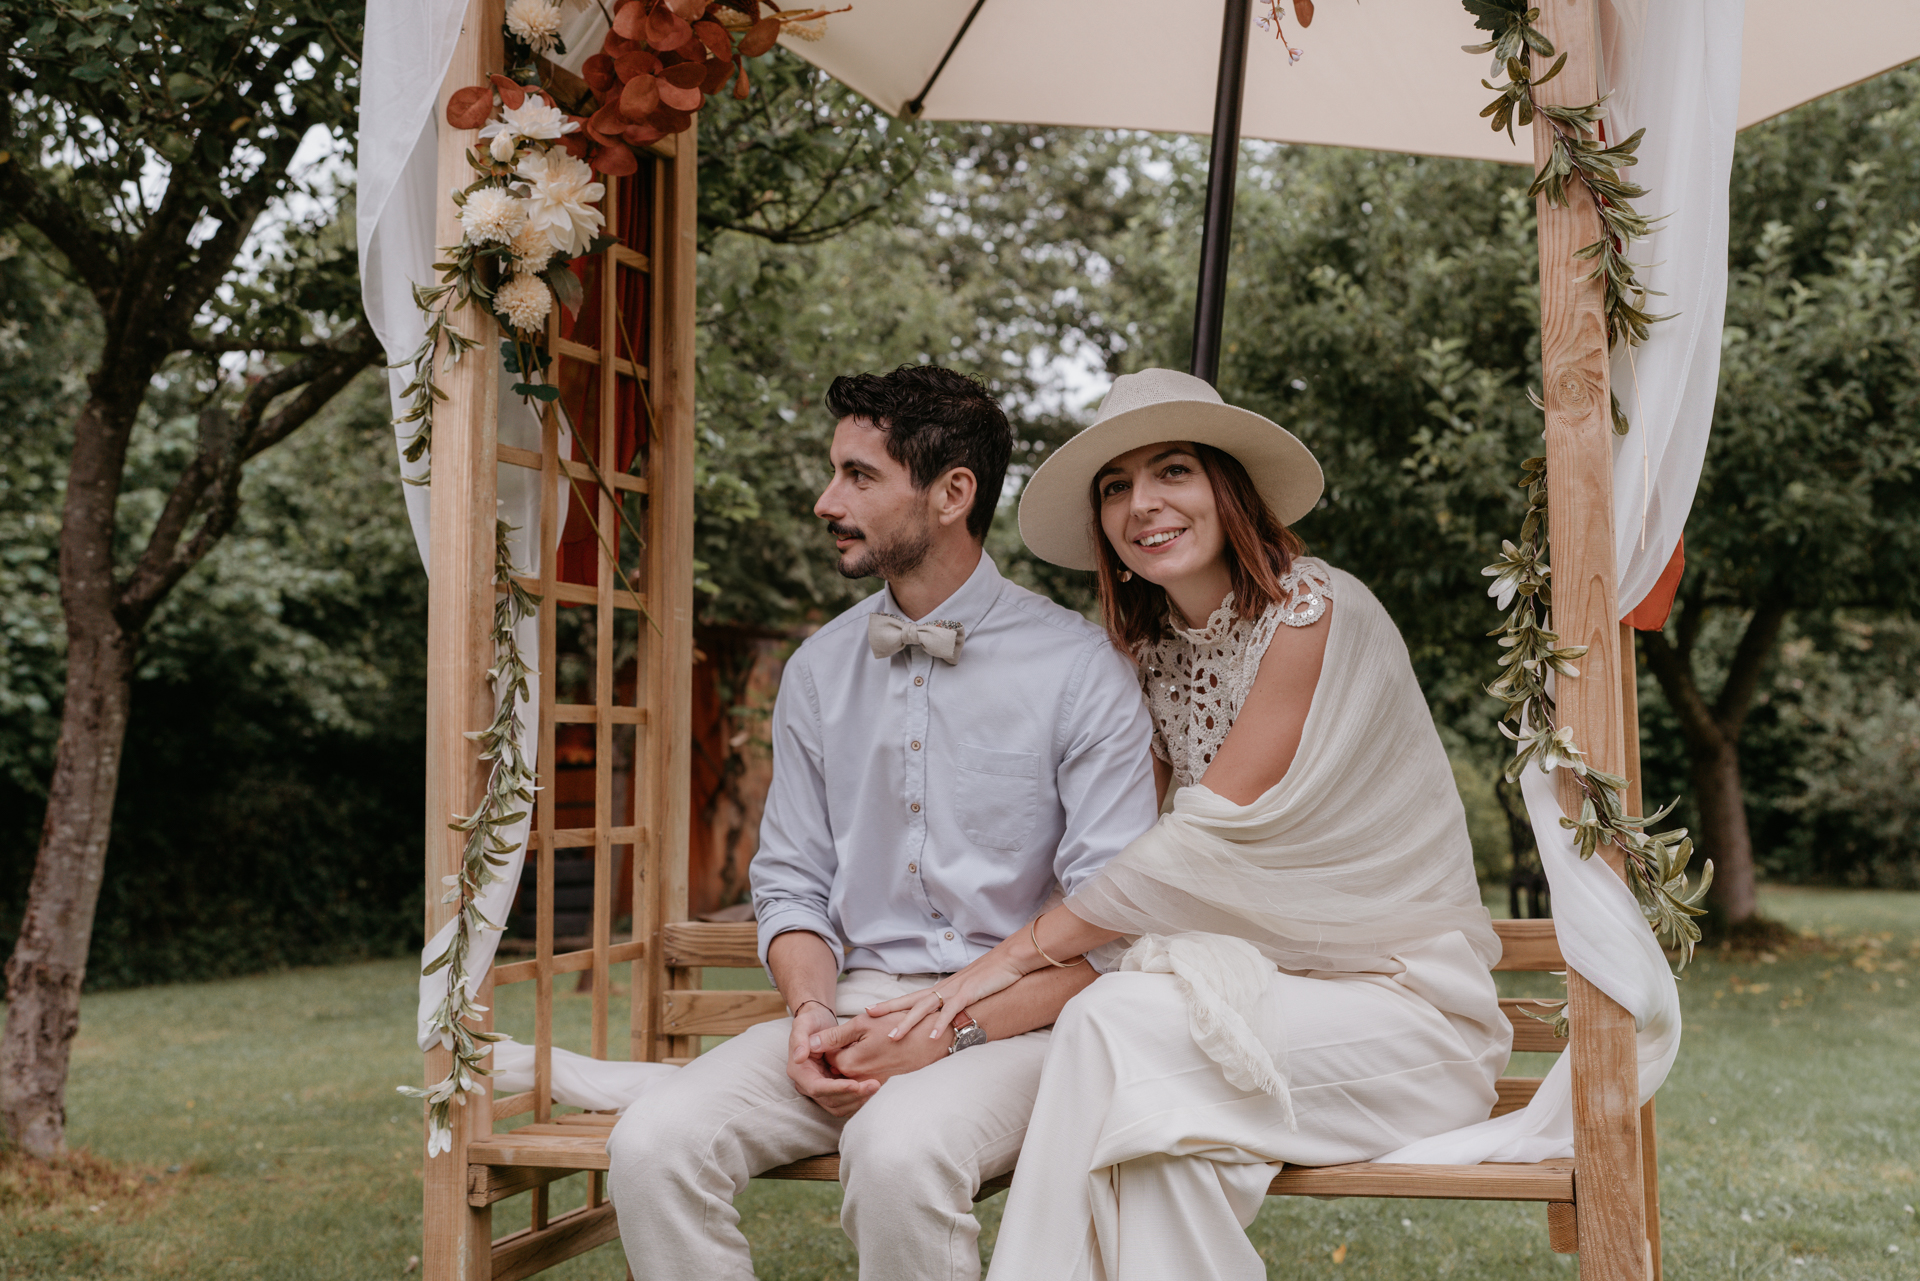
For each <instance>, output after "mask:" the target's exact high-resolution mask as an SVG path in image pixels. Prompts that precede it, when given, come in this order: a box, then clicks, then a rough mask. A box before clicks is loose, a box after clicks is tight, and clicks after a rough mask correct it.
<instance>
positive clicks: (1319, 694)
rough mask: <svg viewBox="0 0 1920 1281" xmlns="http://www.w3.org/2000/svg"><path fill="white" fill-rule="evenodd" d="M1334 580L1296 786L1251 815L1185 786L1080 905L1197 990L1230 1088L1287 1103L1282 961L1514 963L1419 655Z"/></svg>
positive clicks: (1133, 961) (1360, 968)
mask: <svg viewBox="0 0 1920 1281" xmlns="http://www.w3.org/2000/svg"><path fill="white" fill-rule="evenodd" d="M1332 581H1333V590H1332V593H1331V595H1332V597H1333V602H1334V603H1333V608H1332V621H1331V624H1330V628H1331V630H1330V632H1329V635H1328V637H1327V648H1326V657H1325V659H1324V661H1323V663H1322V665H1321V670H1320V680H1319V683H1318V684H1317V685H1316V686H1315V687H1314V691H1313V703H1312V706H1311V707H1310V709H1309V710H1308V713H1307V720H1306V725H1305V727H1304V729H1303V732H1302V734H1301V738H1300V747H1299V750H1298V751H1297V752H1296V754H1295V756H1294V759H1293V763H1292V765H1291V766H1289V767H1288V769H1287V773H1286V777H1284V778H1282V779H1281V780H1280V781H1279V782H1278V783H1276V784H1274V786H1273V787H1272V788H1270V789H1269V790H1268V791H1267V792H1266V793H1265V794H1264V795H1262V796H1260V797H1259V798H1257V799H1256V800H1254V801H1253V802H1252V803H1251V804H1248V805H1236V804H1234V803H1233V802H1231V801H1228V800H1226V799H1225V798H1223V797H1221V796H1218V795H1216V794H1215V793H1213V792H1211V791H1209V790H1208V789H1207V788H1206V787H1204V786H1198V785H1196V786H1192V787H1183V788H1181V789H1179V791H1178V792H1176V793H1175V795H1174V798H1173V803H1172V806H1171V808H1170V809H1169V811H1168V812H1167V813H1165V814H1163V815H1162V816H1161V819H1160V822H1159V823H1157V824H1156V825H1155V826H1154V827H1152V828H1151V829H1149V830H1148V831H1147V832H1146V833H1145V834H1144V835H1142V836H1141V837H1140V838H1139V839H1137V840H1135V841H1134V842H1133V843H1132V844H1131V845H1129V846H1127V848H1126V849H1124V850H1122V851H1121V852H1120V854H1118V855H1117V856H1115V858H1114V859H1113V861H1112V862H1110V863H1109V864H1107V866H1106V868H1105V869H1103V870H1102V872H1101V874H1100V875H1099V876H1097V877H1095V878H1094V879H1093V880H1092V881H1091V882H1089V883H1088V884H1086V885H1084V886H1082V887H1081V888H1080V889H1079V890H1078V891H1076V892H1075V893H1074V894H1073V895H1072V896H1071V897H1070V898H1068V899H1067V906H1068V907H1069V908H1070V909H1071V910H1072V911H1073V912H1074V914H1075V915H1077V916H1079V917H1081V918H1082V919H1083V920H1086V921H1089V922H1091V923H1092V924H1094V925H1098V926H1101V927H1103V928H1105V929H1110V930H1118V931H1119V932H1121V933H1122V934H1126V935H1130V936H1136V938H1137V939H1138V941H1137V942H1135V943H1134V944H1133V946H1132V947H1131V948H1130V950H1129V951H1128V952H1127V954H1126V956H1125V957H1124V958H1123V959H1122V960H1121V962H1120V968H1122V969H1144V970H1149V971H1156V972H1163V973H1170V974H1173V975H1174V976H1175V977H1176V978H1178V979H1179V980H1180V981H1181V984H1182V988H1183V991H1184V992H1185V994H1186V996H1187V1000H1188V1008H1189V1012H1190V1014H1191V1023H1192V1031H1193V1035H1194V1039H1195V1041H1196V1042H1197V1043H1198V1044H1199V1045H1200V1047H1201V1048H1202V1049H1203V1050H1204V1051H1205V1052H1206V1053H1207V1055H1208V1057H1210V1058H1212V1059H1213V1060H1214V1061H1215V1062H1217V1063H1219V1064H1220V1065H1221V1067H1222V1069H1223V1070H1224V1071H1225V1072H1226V1073H1227V1077H1228V1079H1229V1080H1230V1081H1232V1082H1233V1083H1234V1084H1236V1085H1239V1086H1241V1088H1243V1089H1249V1090H1252V1089H1260V1090H1264V1091H1265V1092H1266V1093H1268V1094H1271V1095H1273V1096H1275V1097H1276V1098H1279V1099H1282V1100H1283V1101H1285V1098H1286V1068H1285V1063H1284V1062H1283V1061H1281V1060H1280V1059H1279V1058H1276V1056H1275V1055H1273V1054H1272V1053H1271V1052H1270V1051H1269V1049H1268V1048H1266V1047H1263V1046H1262V1045H1261V1043H1260V1041H1259V1040H1258V1039H1257V1038H1256V1037H1255V1036H1254V1034H1253V1032H1252V1030H1251V1027H1250V1025H1249V1021H1248V1016H1249V1015H1250V1014H1251V1013H1252V1010H1251V1004H1250V1002H1249V996H1252V997H1255V998H1257V996H1258V994H1259V993H1261V992H1264V991H1265V989H1266V984H1267V981H1268V979H1269V978H1270V976H1271V975H1272V973H1273V969H1274V967H1275V966H1279V967H1280V968H1282V969H1286V970H1290V971H1294V972H1301V973H1306V972H1314V971H1321V972H1336V973H1362V972H1369V971H1373V972H1378V971H1387V972H1392V971H1393V970H1394V969H1396V968H1397V965H1396V964H1395V962H1394V961H1393V960H1392V958H1393V957H1394V955H1395V954H1396V953H1398V952H1400V951H1402V950H1405V949H1409V948H1412V947H1415V946H1418V945H1419V944H1422V943H1425V942H1427V941H1428V940H1430V939H1434V938H1437V937H1439V936H1441V935H1444V934H1448V933H1451V932H1453V931H1456V930H1457V931H1459V932H1460V934H1461V935H1462V936H1464V937H1465V939H1466V941H1467V943H1468V945H1469V946H1470V947H1471V948H1472V949H1473V951H1474V954H1475V955H1476V956H1477V957H1479V959H1480V960H1481V961H1482V962H1483V963H1484V964H1486V965H1488V966H1491V965H1492V964H1493V963H1494V961H1496V960H1497V959H1498V958H1499V956H1500V940H1499V938H1498V937H1497V936H1496V935H1495V934H1494V932H1493V924H1492V921H1491V920H1490V919H1489V917H1488V915H1487V910H1486V908H1485V907H1484V906H1482V905H1481V902H1480V888H1479V884H1478V882H1477V881H1476V879H1475V876H1474V870H1473V848H1472V844H1471V842H1470V841H1469V840H1468V837H1467V823H1466V813H1465V810H1464V809H1463V808H1462V806H1461V804H1460V794H1459V792H1458V790H1457V789H1456V788H1455V786H1454V782H1453V770H1452V767H1451V766H1450V765H1449V763H1448V761H1447V754H1446V750H1445V748H1443V747H1442V746H1441V744H1440V736H1439V734H1438V733H1437V732H1436V731H1435V729H1434V726H1433V716H1432V714H1431V712H1429V711H1428V709H1427V701H1426V698H1425V697H1424V696H1423V695H1422V693H1421V692H1420V686H1419V683H1418V682H1417V681H1416V680H1415V679H1414V675H1413V667H1412V665H1411V663H1410V662H1409V661H1408V658H1407V647H1406V644H1405V642H1403V641H1402V640H1401V638H1400V632H1399V630H1398V629H1397V628H1396V627H1395V626H1394V625H1393V620H1392V619H1391V618H1389V617H1388V616H1387V612H1386V610H1385V609H1383V608H1382V607H1381V605H1380V602H1379V601H1377V600H1375V599H1374V597H1373V594H1372V593H1371V592H1369V591H1368V590H1367V589H1366V587H1365V585H1364V584H1362V583H1361V582H1360V581H1359V580H1358V579H1356V578H1354V577H1353V576H1352V575H1350V574H1346V573H1343V572H1341V571H1340V570H1337V569H1336V570H1334V571H1332ZM1249 944H1250V945H1251V946H1249Z"/></svg>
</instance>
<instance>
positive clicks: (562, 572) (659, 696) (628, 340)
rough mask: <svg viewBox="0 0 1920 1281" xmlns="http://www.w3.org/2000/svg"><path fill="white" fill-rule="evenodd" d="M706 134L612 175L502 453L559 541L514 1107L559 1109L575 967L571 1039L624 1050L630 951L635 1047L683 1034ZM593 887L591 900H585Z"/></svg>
mask: <svg viewBox="0 0 1920 1281" xmlns="http://www.w3.org/2000/svg"><path fill="white" fill-rule="evenodd" d="M676 144H677V145H676ZM690 150H691V141H690V138H689V137H687V136H684V135H683V136H682V138H680V139H671V140H667V142H666V143H665V144H664V145H663V146H661V147H660V148H659V149H658V150H657V151H655V152H653V153H649V154H647V155H645V156H644V157H643V160H642V165H641V169H640V172H638V173H636V174H633V175H630V176H627V177H623V178H608V179H606V180H605V186H606V189H607V191H606V196H605V198H604V200H603V202H602V205H601V209H602V213H603V214H604V216H605V218H606V227H607V229H608V231H609V233H610V234H612V235H613V236H614V238H615V239H614V243H613V244H611V245H609V246H608V247H607V248H606V249H605V250H604V251H603V252H601V253H599V254H595V255H593V256H591V257H585V258H581V259H577V260H575V263H574V266H573V270H574V274H575V276H576V277H577V278H578V279H579V280H580V282H581V286H582V290H583V293H584V299H583V301H582V302H581V305H580V306H579V308H578V309H577V311H576V312H574V313H571V314H569V313H567V312H564V311H561V310H558V309H556V311H555V313H554V315H553V316H552V318H551V320H550V322H549V328H548V333H547V338H546V350H547V354H548V356H549V357H550V358H551V361H552V363H551V365H550V366H549V368H548V370H547V379H548V381H549V382H551V383H552V384H553V385H555V386H556V387H558V388H559V389H560V393H561V395H560V399H559V401H558V402H556V403H554V404H552V405H549V406H548V407H547V408H546V411H545V413H544V415H543V421H542V430H541V440H540V449H539V450H538V451H537V452H536V451H533V450H526V449H515V448H509V447H505V446H503V447H502V448H501V449H500V461H501V463H503V464H507V465H512V466H519V467H525V468H528V469H531V470H535V471H538V472H539V474H540V492H541V494H542V502H541V516H540V521H541V528H540V531H539V546H540V547H542V548H546V549H554V550H552V551H551V552H549V553H547V554H543V555H542V557H541V561H540V566H539V576H538V577H537V578H534V579H528V580H525V583H524V585H525V586H526V587H527V589H528V590H529V591H532V592H533V593H535V594H536V595H538V596H539V597H540V599H541V605H540V612H539V655H538V662H537V665H538V668H539V670H540V671H541V673H542V680H541V682H540V694H539V698H540V706H539V709H538V716H539V745H538V758H539V760H538V768H539V774H540V791H539V793H538V794H537V799H536V803H535V808H534V816H533V825H532V831H531V833H530V835H529V838H528V848H527V869H528V870H527V875H526V876H525V878H524V880H523V893H522V900H521V907H522V910H521V911H520V912H519V913H518V915H517V917H516V923H517V924H518V925H519V926H520V927H521V931H522V933H521V935H520V941H521V942H522V944H524V943H525V941H526V931H527V927H528V926H531V935H532V938H531V942H532V945H533V946H532V953H533V954H532V956H531V958H529V959H525V960H506V959H503V961H502V963H501V964H499V965H497V966H496V967H495V969H494V972H493V976H492V978H493V983H494V985H495V986H496V987H498V986H503V985H506V984H510V983H521V982H531V983H532V984H533V985H534V1037H533V1044H534V1051H535V1080H534V1088H533V1089H532V1090H531V1091H529V1092H527V1093H526V1094H524V1095H516V1096H514V1097H513V1098H510V1099H500V1100H497V1101H496V1102H495V1104H494V1116H495V1118H496V1119H504V1118H507V1117H511V1116H519V1115H524V1114H525V1113H527V1112H532V1113H533V1116H534V1120H535V1122H536V1123H544V1122H546V1121H548V1120H549V1119H550V1117H551V1115H552V1109H553V1099H552V1093H551V1081H552V1051H553V1045H554V1020H553V998H554V990H555V982H556V979H560V978H564V977H566V976H572V975H578V976H580V977H579V978H578V979H569V981H573V982H578V983H579V984H580V985H581V986H582V987H583V988H588V989H590V991H591V1001H592V1012H591V1029H592V1030H591V1035H590V1044H589V1045H585V1046H573V1047H569V1048H573V1049H577V1050H582V1051H585V1052H588V1053H590V1054H592V1055H593V1056H594V1057H595V1058H605V1057H607V1056H608V1054H609V1050H610V1045H609V1040H610V1037H609V1026H610V1023H611V1022H612V1019H611V1017H610V1016H611V1014H612V1012H613V1011H612V1010H611V1008H610V1001H611V994H612V992H613V991H614V989H615V987H616V984H615V982H614V977H615V975H616V973H618V970H617V969H616V967H625V969H626V980H627V981H626V982H625V984H624V987H625V988H626V991H627V993H628V997H627V999H628V1001H629V1002H630V1009H629V1011H628V1022H629V1027H630V1029H631V1045H630V1046H629V1047H628V1050H629V1053H630V1054H631V1057H633V1058H636V1059H654V1058H659V1057H661V1056H662V1055H663V1054H666V1053H671V1052H673V1051H674V1050H675V1049H677V1048H681V1047H678V1046H675V1045H674V1044H672V1043H671V1042H668V1041H665V1040H664V1039H663V1038H662V1037H660V1036H659V1035H658V1031H657V1029H658V1028H659V1025H660V1024H659V1005H660V996H659V992H660V990H661V988H662V986H663V985H662V983H661V982H660V981H658V979H657V978H656V977H655V974H654V971H656V970H657V968H658V967H657V966H648V965H647V964H645V963H644V958H645V957H646V955H647V949H648V937H649V935H650V934H651V933H653V932H655V931H657V929H658V926H659V925H660V924H662V923H664V922H665V921H667V920H669V919H674V920H677V919H681V918H682V917H683V916H684V906H685V894H684V888H683V886H684V866H683V864H684V857H685V848H684V847H685V836H684V825H685V798H684V792H685V782H684V777H683V778H682V779H681V781H680V784H679V787H678V790H677V791H676V789H675V788H674V787H673V785H672V782H671V780H670V779H669V778H668V777H667V776H668V775H670V774H671V773H672V770H671V768H670V762H672V761H673V760H674V759H675V758H676V756H679V757H681V758H684V755H685V753H684V749H683V748H682V749H681V750H680V751H678V752H676V748H681V744H680V743H679V742H678V741H676V740H675V739H674V738H672V737H671V736H672V735H673V733H674V731H675V729H676V726H679V725H681V723H682V722H684V720H685V716H684V713H679V714H676V711H675V707H674V705H675V704H676V703H677V702H684V690H685V688H686V684H687V680H686V670H687V664H688V662H689V659H690V653H689V648H690V647H689V646H688V645H687V644H686V643H685V639H684V633H685V631H686V627H685V623H686V618H685V612H686V610H685V606H686V605H687V604H688V602H689V599H690V594H691V574H692V566H691V562H690V557H689V556H688V555H687V548H688V539H687V536H686V535H687V531H685V530H684V528H682V526H683V525H684V522H685V517H686V513H687V510H688V503H689V501H690V497H691V496H690V494H683V493H681V492H679V491H680V490H682V489H684V488H685V486H684V484H683V482H684V481H685V480H686V479H687V478H689V477H690V474H691V457H690V450H691V448H692V440H691V432H690V430H689V429H690V425H691V424H690V417H691V415H690V414H688V413H685V412H684V410H685V409H686V408H688V406H687V405H686V404H685V403H684V402H685V400H686V395H685V392H686V388H684V387H683V386H677V385H675V383H676V380H675V379H674V378H673V377H672V376H671V374H670V373H669V372H668V371H669V367H670V366H671V365H672V363H673V361H674V358H675V355H676V354H677V353H676V352H674V351H673V350H671V348H672V347H673V346H674V344H672V343H670V342H669V341H668V339H669V337H670V336H671V335H674V334H675V332H676V330H677V329H678V328H679V327H680V326H679V325H672V324H658V323H655V318H656V317H661V316H671V317H673V318H674V319H676V320H678V321H679V322H680V324H681V325H684V326H685V327H686V328H688V329H690V327H691V319H692V318H691V315H690V314H688V311H689V310H690V309H688V308H685V307H678V308H677V307H676V303H677V302H679V301H681V299H680V298H679V297H678V295H679V294H684V293H686V291H685V290H684V289H680V288H678V286H679V283H680V282H679V277H680V276H681V275H683V274H687V273H688V272H690V267H691V264H690V263H687V264H685V265H684V268H683V270H681V271H675V270H672V269H671V267H672V266H674V265H676V264H674V263H673V260H674V258H675V256H676V255H687V254H690V252H691V246H690V243H682V242H690V239H691V236H690V233H691V226H690V218H691V209H690V208H689V207H687V206H688V205H689V204H690V199H688V198H690V196H691V189H690V182H683V181H682V179H681V175H680V171H679V166H680V163H681V162H680V161H679V159H678V156H679V154H680V153H681V152H682V151H690ZM687 177H689V178H690V167H689V173H688V174H687ZM683 188H684V189H685V190H683ZM683 231H684V232H686V233H687V234H685V235H682V234H681V233H682V232H683ZM686 340H690V334H688V335H686ZM556 497H557V498H558V500H559V501H553V500H554V499H555V498H556ZM663 709H665V710H664V711H663ZM679 732H680V734H681V736H682V737H684V734H685V729H684V727H683V726H681V728H680V730H679ZM563 872H564V873H565V875H562V873H563ZM583 889H590V895H589V896H588V900H589V901H588V902H587V903H585V904H583V903H581V902H576V901H571V900H570V898H569V895H570V894H571V895H573V896H575V897H578V896H579V895H580V894H581V892H582V890H583ZM676 891H677V892H676ZM582 906H586V907H587V910H586V911H584V912H582V911H581V910H580V909H581V908H582ZM527 909H530V910H527ZM626 920H630V921H631V928H630V929H629V930H623V931H621V932H620V933H619V934H618V935H616V931H615V926H616V924H618V923H621V922H623V921H626ZM621 1057H627V1055H626V1054H622V1055H621Z"/></svg>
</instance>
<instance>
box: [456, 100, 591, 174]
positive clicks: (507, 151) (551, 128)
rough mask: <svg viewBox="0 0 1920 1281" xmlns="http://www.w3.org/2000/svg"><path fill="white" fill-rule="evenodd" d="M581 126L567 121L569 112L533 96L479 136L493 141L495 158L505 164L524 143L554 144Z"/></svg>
mask: <svg viewBox="0 0 1920 1281" xmlns="http://www.w3.org/2000/svg"><path fill="white" fill-rule="evenodd" d="M579 127H580V122H579V121H577V120H569V119H567V113H566V112H564V111H562V110H560V108H558V107H556V106H554V105H553V104H552V103H550V102H548V101H547V100H546V99H545V98H542V97H540V96H539V95H538V94H531V93H530V94H528V95H527V100H526V101H525V102H523V103H521V104H520V105H519V106H517V107H508V108H507V109H506V110H505V111H502V112H501V113H500V118H499V119H498V120H490V121H488V122H487V124H486V125H485V126H484V127H483V128H482V129H481V130H480V136H481V137H482V138H491V139H493V158H494V159H495V160H498V161H499V162H500V163H501V164H505V163H507V162H508V161H509V160H512V159H513V153H514V151H515V150H516V149H518V147H519V146H520V143H521V142H522V140H528V139H533V140H545V141H549V142H551V141H552V140H553V139H555V138H558V137H559V136H560V135H562V134H567V133H572V132H573V131H574V130H576V129H578V128H579Z"/></svg>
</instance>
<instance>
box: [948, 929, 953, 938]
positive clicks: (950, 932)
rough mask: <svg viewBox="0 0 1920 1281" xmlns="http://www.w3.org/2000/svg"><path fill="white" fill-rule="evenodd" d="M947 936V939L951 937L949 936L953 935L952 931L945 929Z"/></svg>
mask: <svg viewBox="0 0 1920 1281" xmlns="http://www.w3.org/2000/svg"><path fill="white" fill-rule="evenodd" d="M947 937H948V938H949V939H951V938H952V937H953V931H952V930H948V931H947Z"/></svg>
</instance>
